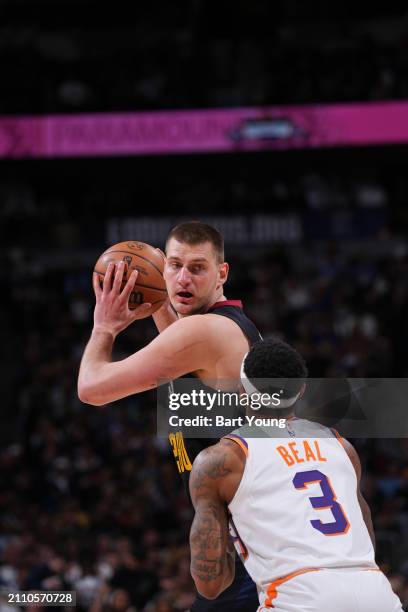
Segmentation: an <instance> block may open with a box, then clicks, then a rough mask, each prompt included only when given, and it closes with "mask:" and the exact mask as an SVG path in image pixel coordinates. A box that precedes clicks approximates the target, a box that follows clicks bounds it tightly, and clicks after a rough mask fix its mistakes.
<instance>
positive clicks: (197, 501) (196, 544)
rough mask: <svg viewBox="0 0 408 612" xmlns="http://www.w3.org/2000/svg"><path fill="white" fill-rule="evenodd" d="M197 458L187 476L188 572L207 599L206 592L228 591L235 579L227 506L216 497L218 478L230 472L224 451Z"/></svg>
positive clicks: (211, 450)
mask: <svg viewBox="0 0 408 612" xmlns="http://www.w3.org/2000/svg"><path fill="white" fill-rule="evenodd" d="M197 459H198V460H197ZM197 459H196V461H195V462H194V466H193V470H192V472H191V476H190V493H191V498H192V502H193V505H194V508H195V516H194V520H193V524H192V526H191V531H190V548H191V573H192V576H193V578H194V580H195V582H196V585H197V588H198V590H199V591H200V592H201V593H202V594H203V595H204V596H207V594H208V592H211V593H213V592H219V591H222V590H223V589H225V588H227V587H228V586H229V585H230V584H231V582H232V580H233V579H234V573H235V563H234V556H233V555H231V554H230V552H229V551H228V540H229V530H228V514H227V507H226V503H225V502H224V501H223V499H222V498H221V496H220V494H219V484H220V479H222V478H223V477H225V476H226V475H228V474H229V473H230V470H229V468H228V467H226V460H227V453H226V451H225V449H222V448H219V447H209V448H208V449H206V450H205V451H203V452H202V453H201V455H200V456H199V457H198V458H197ZM206 589H208V591H207V590H206Z"/></svg>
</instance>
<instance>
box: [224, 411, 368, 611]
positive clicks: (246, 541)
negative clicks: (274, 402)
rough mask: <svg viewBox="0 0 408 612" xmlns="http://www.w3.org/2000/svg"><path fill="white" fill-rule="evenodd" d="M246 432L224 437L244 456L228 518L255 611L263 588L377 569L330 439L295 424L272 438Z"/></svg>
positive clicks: (344, 467) (344, 464)
mask: <svg viewBox="0 0 408 612" xmlns="http://www.w3.org/2000/svg"><path fill="white" fill-rule="evenodd" d="M248 431H249V430H248V429H246V428H241V429H239V430H237V431H235V432H234V433H233V434H230V435H228V436H226V437H227V438H232V439H234V440H235V441H236V442H237V443H238V444H239V445H240V446H241V447H242V449H243V450H244V452H245V453H246V455H247V459H246V465H245V469H244V473H243V476H242V480H241V482H240V485H239V487H238V490H237V492H236V494H235V496H234V498H233V500H232V501H231V503H230V504H229V510H230V512H231V515H232V518H231V533H232V535H233V536H234V537H235V540H236V541H235V544H236V548H237V551H238V553H239V554H240V556H241V558H242V560H243V562H244V564H245V567H246V569H247V571H248V573H249V574H250V576H251V577H252V579H253V580H254V582H255V583H256V584H257V586H258V591H259V596H260V601H261V603H262V602H264V601H266V600H267V598H268V593H269V594H270V593H271V584H274V583H276V582H279V581H282V579H285V580H287V579H288V578H289V577H291V576H293V575H299V574H301V573H303V572H305V571H310V570H316V569H322V568H344V569H347V568H356V569H357V568H359V569H377V565H376V563H375V560H374V550H373V545H372V542H371V539H370V536H369V533H368V530H367V527H366V525H365V522H364V519H363V516H362V512H361V509H360V505H359V502H358V498H357V476H356V472H355V469H354V467H353V465H352V463H351V461H350V459H349V457H348V455H347V453H346V451H345V449H344V447H343V446H342V444H341V440H340V439H337V437H336V435H335V433H333V432H332V431H331V430H329V429H328V428H326V427H323V426H321V425H319V424H317V423H312V422H310V421H306V420H302V419H291V420H288V421H287V425H286V428H285V429H282V430H281V431H279V436H280V437H279V438H277V437H263V438H260V437H258V438H254V437H249V435H248V436H245V433H248ZM275 432H276V429H275ZM281 432H282V433H281ZM252 435H253V434H252ZM274 435H276V433H274Z"/></svg>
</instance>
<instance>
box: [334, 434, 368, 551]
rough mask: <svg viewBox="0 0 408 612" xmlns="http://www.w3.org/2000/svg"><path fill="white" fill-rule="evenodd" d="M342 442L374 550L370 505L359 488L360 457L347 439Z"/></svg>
mask: <svg viewBox="0 0 408 612" xmlns="http://www.w3.org/2000/svg"><path fill="white" fill-rule="evenodd" d="M342 443H343V446H344V448H345V451H346V453H347V455H348V456H349V458H350V461H351V463H352V464H353V467H354V469H355V471H356V475H357V497H358V502H359V504H360V508H361V513H362V515H363V519H364V522H365V524H366V527H367V529H368V533H369V534H370V538H371V542H372V543H373V547H374V550H375V533H374V527H373V521H372V518H371V510H370V507H369V505H368V504H367V502H366V500H365V499H364V497H363V494H362V493H361V490H360V481H361V462H360V458H359V456H358V454H357V451H356V449H355V448H354V446H353V445H352V444H351V443H350V442H349V441H348V440H345V439H344V438H342Z"/></svg>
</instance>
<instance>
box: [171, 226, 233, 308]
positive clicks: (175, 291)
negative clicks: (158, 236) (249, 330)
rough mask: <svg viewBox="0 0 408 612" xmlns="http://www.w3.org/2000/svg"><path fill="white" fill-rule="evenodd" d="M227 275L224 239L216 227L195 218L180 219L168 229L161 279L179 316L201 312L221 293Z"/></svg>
mask: <svg viewBox="0 0 408 612" xmlns="http://www.w3.org/2000/svg"><path fill="white" fill-rule="evenodd" d="M227 276H228V264H227V263H226V262H225V261H224V239H223V237H222V235H221V234H220V232H219V231H218V230H216V229H215V228H214V227H212V226H211V225H207V224H206V223H201V222H199V221H189V222H187V223H181V224H180V225H177V226H176V227H174V228H173V229H172V230H171V232H170V234H169V235H168V238H167V242H166V265H165V267H164V279H165V281H166V285H167V291H168V294H169V298H170V301H171V304H172V306H173V308H174V309H175V310H176V311H177V313H178V314H179V315H180V316H182V317H183V316H184V317H185V316H187V315H192V314H196V313H200V312H205V311H206V310H207V308H209V307H210V306H211V305H212V304H213V303H214V302H216V301H217V300H218V299H219V298H220V297H221V296H222V293H223V285H224V283H225V281H226V280H227Z"/></svg>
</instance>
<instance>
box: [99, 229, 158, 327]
mask: <svg viewBox="0 0 408 612" xmlns="http://www.w3.org/2000/svg"><path fill="white" fill-rule="evenodd" d="M112 261H113V262H114V263H116V264H117V263H119V262H120V261H124V262H125V263H126V264H127V265H126V266H125V272H124V275H123V282H122V289H123V287H124V286H125V284H126V281H127V279H128V278H129V276H130V274H131V273H132V272H133V270H137V271H138V272H139V274H138V277H137V279H136V284H135V286H134V289H133V291H132V293H131V294H130V298H129V308H130V309H131V310H134V309H135V308H137V307H138V306H140V305H141V304H144V303H145V302H148V303H150V304H151V305H152V307H151V308H149V310H148V311H147V312H146V313H145V314H144V316H143V317H142V318H146V317H149V316H150V315H152V314H153V313H154V312H156V310H158V309H159V308H160V306H161V305H162V304H163V303H164V302H165V300H166V298H167V290H166V283H165V282H164V278H163V268H164V256H163V253H162V252H161V251H160V250H159V249H156V248H155V247H152V246H150V244H146V243H144V242H137V241H134V240H132V241H129V242H119V243H118V244H114V245H113V246H111V247H109V249H107V250H106V251H104V252H103V253H102V255H101V256H100V257H99V259H98V261H97V262H96V264H95V268H94V272H96V273H97V274H98V275H99V282H100V283H101V284H102V282H103V279H104V276H105V272H106V269H107V267H108V265H109V264H110V262H112Z"/></svg>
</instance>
